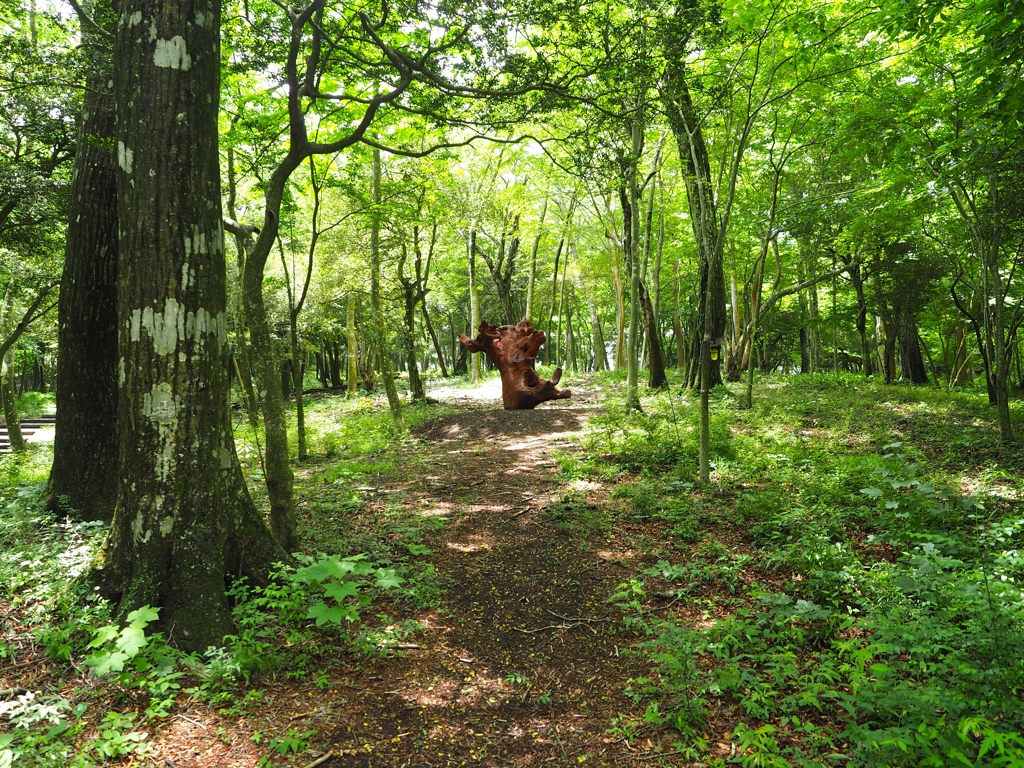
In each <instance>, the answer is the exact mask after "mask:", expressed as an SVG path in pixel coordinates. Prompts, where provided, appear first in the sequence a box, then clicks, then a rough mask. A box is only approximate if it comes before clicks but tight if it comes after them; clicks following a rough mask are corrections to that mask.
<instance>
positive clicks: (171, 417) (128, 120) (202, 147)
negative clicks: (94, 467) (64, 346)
mask: <svg viewBox="0 0 1024 768" xmlns="http://www.w3.org/2000/svg"><path fill="white" fill-rule="evenodd" d="M122 19H123V20H124V23H123V24H121V25H120V26H119V28H118V34H117V42H116V47H115V60H116V61H117V62H118V64H117V68H116V73H115V86H114V87H115V94H116V101H117V105H118V117H117V126H118V127H117V157H118V165H119V172H118V179H117V181H118V220H119V221H120V222H122V224H121V226H120V239H119V247H118V251H119V263H118V270H119V277H118V316H119V318H120V322H119V323H118V327H119V338H118V350H119V355H120V357H119V360H118V367H119V373H118V377H119V382H120V397H119V421H120V423H121V425H122V429H121V430H120V472H119V478H120V482H119V484H118V497H117V505H116V508H115V511H114V520H113V523H112V525H111V532H110V535H109V538H108V540H107V543H106V546H105V549H104V553H103V556H102V559H101V561H100V563H99V564H98V566H97V569H96V570H95V571H94V574H93V577H94V579H95V580H96V581H97V582H98V583H99V584H100V586H101V587H102V591H103V593H104V594H105V595H106V596H107V597H108V598H110V599H112V600H114V601H116V602H117V604H118V613H119V614H120V615H122V616H124V615H125V614H126V613H127V612H129V611H131V610H133V609H135V608H138V607H139V606H141V605H145V604H148V605H152V606H158V607H160V608H161V609H162V611H161V619H162V621H163V624H164V627H165V631H166V632H167V635H168V637H169V639H170V640H171V642H173V643H174V644H176V645H178V646H179V647H182V648H186V649H190V650H203V649H205V648H206V647H208V646H209V645H219V644H220V643H222V642H223V637H224V635H226V634H229V633H231V632H232V631H233V630H234V627H233V624H232V621H231V612H230V609H229V607H228V603H227V599H226V597H225V595H224V588H225V584H226V582H227V580H228V579H229V578H231V577H233V576H247V577H249V578H250V580H251V581H253V582H254V583H265V582H266V580H267V576H268V573H269V570H270V567H271V565H272V563H273V562H274V561H277V560H281V559H283V558H284V557H286V555H285V553H284V551H283V550H282V549H281V548H280V547H279V546H278V545H277V543H276V542H275V540H274V539H273V537H272V536H271V534H270V531H269V530H268V529H267V528H266V526H265V525H264V523H263V521H262V519H261V518H260V517H259V515H258V514H257V511H256V509H255V506H254V505H253V503H252V500H251V499H250V497H249V493H248V491H247V489H246V486H245V482H244V480H243V477H242V472H241V468H240V466H239V463H238V458H237V456H236V454H235V445H234V439H233V436H232V429H231V418H230V411H229V407H228V344H227V315H226V312H227V295H226V277H225V261H224V237H223V230H222V226H221V202H220V201H221V196H220V168H219V157H218V151H217V110H218V101H219V100H218V92H219V75H220V69H219V67H220V58H219V48H220V45H219V27H220V3H219V1H218V0H165V1H164V2H162V3H156V4H154V3H151V2H149V1H148V0H128V2H126V3H125V5H124V7H123V8H122ZM144 30H148V31H149V33H148V34H144V33H143V31H144Z"/></svg>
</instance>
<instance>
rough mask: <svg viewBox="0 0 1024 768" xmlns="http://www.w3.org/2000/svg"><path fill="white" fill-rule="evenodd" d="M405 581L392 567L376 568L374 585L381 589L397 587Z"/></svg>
mask: <svg viewBox="0 0 1024 768" xmlns="http://www.w3.org/2000/svg"><path fill="white" fill-rule="evenodd" d="M404 581H405V579H403V578H402V577H401V576H399V575H397V574H396V573H395V569H394V568H379V569H378V570H377V580H376V582H375V583H376V585H377V586H378V587H380V588H381V589H391V588H392V587H397V586H398V585H399V584H402V583H403V582H404Z"/></svg>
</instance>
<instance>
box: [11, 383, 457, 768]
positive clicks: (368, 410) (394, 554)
mask: <svg viewBox="0 0 1024 768" xmlns="http://www.w3.org/2000/svg"><path fill="white" fill-rule="evenodd" d="M437 412H438V409H436V408H434V409H432V408H430V407H428V406H413V407H410V408H408V409H407V410H406V422H407V424H409V425H410V426H415V425H416V424H418V423H420V422H422V421H424V420H425V419H427V418H431V417H433V416H435V415H436V414H437ZM308 420H309V421H308V423H309V434H308V437H309V446H310V454H311V455H310V458H309V460H308V462H306V465H307V466H309V467H312V468H314V469H315V474H314V475H312V477H314V478H315V479H314V482H313V483H311V484H310V485H309V486H307V487H306V488H305V489H304V490H307V491H312V492H310V493H307V494H305V496H304V499H305V500H306V502H307V506H306V507H305V510H304V511H306V512H308V514H306V515H303V517H302V525H303V530H302V531H301V533H302V538H303V541H304V544H305V549H306V550H307V551H311V552H316V553H317V554H315V555H301V554H300V555H299V556H298V558H297V560H298V562H297V564H296V565H295V566H281V567H280V568H279V570H278V571H277V573H276V574H274V578H273V580H272V581H271V583H270V584H269V585H268V586H266V587H263V588H257V587H253V586H250V585H248V584H246V583H245V582H244V580H242V581H237V582H235V583H234V584H233V585H232V586H231V588H230V590H229V592H228V597H229V599H230V600H231V601H232V604H233V606H234V608H233V616H234V621H235V626H236V633H235V634H233V635H229V636H227V637H225V638H224V644H223V646H221V647H217V648H213V647H211V648H210V649H208V650H207V651H206V652H205V653H200V654H191V655H186V654H182V653H180V652H179V651H177V650H175V649H174V648H172V647H170V646H169V645H168V644H167V643H166V642H165V638H164V635H163V632H162V629H163V627H162V625H161V623H160V615H159V614H160V611H159V608H158V607H150V606H144V607H142V608H140V609H139V610H136V611H134V612H132V613H131V614H130V615H129V616H128V617H127V623H126V624H125V625H124V626H121V625H117V624H114V623H112V619H111V613H110V606H108V605H107V603H106V602H105V601H103V600H102V599H101V598H100V597H99V596H98V594H97V593H96V590H95V589H94V588H92V587H91V586H89V585H88V584H87V583H86V581H85V580H84V579H79V578H78V577H79V576H81V575H82V574H83V573H84V572H85V571H86V570H87V568H88V566H89V564H90V562H91V560H92V558H93V557H94V555H95V553H96V551H97V549H98V547H99V545H100V543H101V542H102V539H103V537H104V535H105V533H106V528H105V526H103V525H102V524H100V523H82V522H76V521H75V520H74V516H73V510H68V511H69V512H71V513H72V514H71V515H69V516H66V517H65V516H56V515H54V514H52V513H50V512H47V511H45V510H44V509H43V507H42V503H41V498H42V494H43V492H44V490H45V482H46V478H47V474H48V471H49V466H50V463H51V461H52V452H51V449H50V447H49V446H46V445H42V446H33V448H32V450H31V451H29V452H28V453H26V454H24V455H16V456H2V457H0V690H2V691H3V695H2V696H0V768H12V767H13V766H18V767H19V768H20V767H21V766H29V767H33V766H60V767H61V768H64V767H65V766H68V767H70V768H84V767H85V766H93V765H103V764H108V763H111V762H121V761H123V760H125V759H133V760H142V759H144V758H145V755H146V754H147V753H148V752H149V751H150V749H151V747H150V742H151V740H152V737H153V734H154V733H155V732H156V731H157V730H159V729H160V728H161V727H162V726H163V724H164V723H166V722H168V721H169V718H171V717H173V715H174V713H175V712H176V711H177V710H178V708H179V707H180V706H181V704H182V702H184V701H187V700H189V699H190V698H196V699H200V700H203V701H205V702H207V703H209V704H210V705H212V706H215V707H221V708H225V709H226V710H227V712H228V713H229V714H233V715H238V714H243V713H251V712H253V711H255V709H256V708H258V706H259V704H260V702H261V700H262V690H261V689H260V688H259V685H258V684H259V683H260V682H262V681H264V680H266V679H268V678H272V677H276V676H281V677H288V678H291V679H307V680H310V681H311V682H312V684H313V685H314V686H316V687H318V688H324V687H326V686H328V685H330V683H331V677H330V667H331V665H332V664H336V663H338V660H339V659H344V658H352V657H353V655H355V657H357V658H358V657H364V656H379V655H381V654H387V653H389V652H390V649H392V648H393V647H395V646H396V645H397V644H399V643H401V642H402V641H403V640H405V639H406V638H408V637H409V636H410V635H412V634H415V633H416V632H417V631H418V625H417V624H416V622H414V621H396V620H394V619H391V618H390V617H388V616H386V615H384V614H382V613H379V612H378V611H379V608H378V606H379V605H380V604H381V601H382V598H383V597H384V594H385V593H386V592H387V593H390V594H391V595H393V597H392V598H391V599H392V600H398V601H406V602H408V603H410V604H411V605H414V606H422V605H427V604H432V603H433V602H434V601H436V599H437V597H438V595H439V594H440V591H441V590H442V589H443V584H442V583H441V581H440V580H439V579H438V578H437V577H436V574H435V573H434V572H433V569H432V567H431V566H429V565H428V564H425V563H423V562H422V556H423V555H425V554H429V552H430V550H429V549H427V548H426V547H424V546H423V545H422V544H421V543H420V538H421V536H422V534H423V532H424V531H425V530H427V529H428V528H429V525H430V523H429V521H427V522H425V523H423V524H422V525H416V524H412V523H411V522H410V521H408V520H402V519H397V518H396V519H395V520H390V521H385V522H384V523H383V527H384V528H386V529H387V530H386V531H383V532H382V531H381V530H380V529H379V530H378V533H379V534H380V535H378V536H376V537H374V536H369V535H364V536H348V537H346V535H345V533H346V530H348V523H350V522H351V521H352V519H353V518H354V516H356V515H357V514H358V513H359V512H360V511H361V509H362V502H363V498H364V492H365V491H366V488H365V487H364V485H365V484H368V483H373V482H377V480H378V479H379V478H381V477H382V476H383V475H384V474H386V473H387V472H388V471H390V469H391V468H392V467H393V466H394V460H395V456H396V455H397V449H398V448H399V446H400V445H401V439H400V438H399V437H397V436H396V435H395V434H394V431H393V428H392V426H391V420H390V416H389V414H388V412H387V409H386V407H382V406H381V404H380V403H379V402H374V401H373V400H372V399H370V398H354V399H352V400H342V399H340V398H324V399H322V400H319V401H316V402H312V403H310V406H309V411H308ZM236 437H237V438H238V439H239V445H240V453H241V454H242V455H243V456H244V457H245V458H244V459H243V461H244V462H245V464H246V468H247V470H248V475H249V479H250V481H251V484H252V487H253V490H254V491H255V496H256V498H257V499H259V498H260V492H261V488H260V486H259V482H260V480H261V478H260V470H259V461H258V459H257V456H256V453H257V451H258V450H259V445H258V441H257V440H256V439H255V436H254V435H253V434H252V432H251V430H250V428H249V425H248V423H247V422H244V421H243V422H241V423H239V424H238V430H237V433H236ZM292 437H293V444H294V433H293V435H292ZM300 469H301V468H300ZM382 541H387V542H388V543H387V544H386V545H382V543H381V542H382ZM361 545H363V548H362V549H360V548H359V547H360V546H361ZM42 657H45V659H46V660H48V661H47V663H46V664H43V663H42V661H43V658H42ZM9 663H17V664H18V666H19V667H24V666H26V665H27V666H28V667H30V668H35V667H42V668H44V669H48V670H49V671H48V672H43V673H42V674H39V675H34V676H33V679H32V682H31V683H26V685H28V687H27V688H26V687H19V685H20V683H21V682H22V681H21V680H16V679H14V678H10V677H8V676H7V675H6V674H5V672H4V668H5V667H6V666H7V664H9ZM76 669H84V670H88V676H86V675H84V674H78V673H77V672H76ZM5 681H6V682H5ZM5 685H7V686H10V687H8V688H7V689H6V690H4V686H5ZM309 735H310V734H308V733H300V732H298V731H294V730H289V731H288V732H287V733H282V734H278V735H268V737H267V740H266V742H265V743H264V745H263V746H264V748H265V749H266V750H267V751H268V755H269V756H268V757H266V758H265V759H264V761H263V762H264V763H265V764H266V765H271V764H278V762H279V760H280V759H283V758H285V757H287V756H295V755H298V754H300V753H302V752H304V751H305V750H306V749H308V748H309V746H310V739H309Z"/></svg>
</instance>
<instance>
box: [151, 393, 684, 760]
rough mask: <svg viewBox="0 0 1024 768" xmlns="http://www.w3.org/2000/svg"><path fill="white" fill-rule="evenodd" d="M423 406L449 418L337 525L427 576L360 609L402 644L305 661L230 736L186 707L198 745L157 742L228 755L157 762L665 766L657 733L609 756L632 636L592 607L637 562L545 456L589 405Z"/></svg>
mask: <svg viewBox="0 0 1024 768" xmlns="http://www.w3.org/2000/svg"><path fill="white" fill-rule="evenodd" d="M430 394H431V396H432V397H436V398H438V399H441V400H442V402H443V403H444V404H445V405H455V406H457V408H458V410H457V411H456V412H455V413H451V414H449V415H443V416H438V417H437V418H435V419H432V420H430V421H428V422H426V423H425V424H423V425H421V426H420V427H419V428H417V429H415V430H413V434H412V435H411V442H410V443H407V444H406V446H405V450H403V452H402V454H401V456H400V457H399V458H398V465H397V467H396V468H395V470H394V471H393V472H390V473H388V474H387V475H386V476H382V477H381V478H380V479H379V480H378V481H377V482H376V483H372V485H374V486H376V487H366V486H364V487H362V488H361V490H362V491H363V492H364V494H365V495H364V501H363V505H362V509H361V510H360V512H359V513H358V516H357V518H358V519H354V520H353V525H356V526H357V527H359V528H361V529H363V530H362V535H364V536H365V535H367V533H371V532H372V531H374V530H377V531H379V530H382V527H381V526H382V523H381V521H391V522H390V523H389V524H390V525H391V526H392V528H391V530H392V533H391V534H389V536H390V539H391V540H390V541H389V542H386V543H385V546H387V547H390V548H391V549H392V550H393V551H395V552H396V553H397V554H400V553H402V552H404V551H405V548H408V549H409V551H410V552H411V557H412V558H413V559H414V560H415V561H416V562H417V563H419V564H424V563H429V565H430V566H432V568H433V569H434V571H435V573H436V579H435V582H436V584H437V586H439V587H440V594H439V596H438V597H436V598H434V599H431V600H430V601H429V603H430V607H429V608H425V609H416V608H415V607H413V606H410V605H408V604H406V603H395V604H388V605H385V604H381V605H378V604H377V603H375V604H374V605H373V606H372V607H371V608H369V609H368V610H367V611H366V613H367V614H371V613H374V612H380V611H386V612H387V613H388V614H389V615H390V616H391V618H390V619H389V621H391V622H393V624H392V626H399V625H401V624H402V622H407V623H409V622H416V626H417V627H418V629H417V631H415V632H414V633H413V634H412V635H410V636H408V637H404V638H399V640H400V642H399V643H398V644H397V646H396V647H395V648H394V649H393V650H391V651H390V652H389V654H388V655H386V656H384V657H381V658H376V657H374V656H361V655H359V654H355V653H352V654H346V655H345V656H344V657H341V658H336V659H334V660H332V661H328V663H327V664H324V663H323V661H312V660H311V666H312V668H313V674H312V676H313V677H315V678H316V679H311V678H310V677H306V678H304V679H296V680H287V679H282V678H280V677H278V678H277V679H276V680H273V681H268V682H264V683H262V684H257V685H256V688H258V689H260V690H261V691H262V694H261V699H260V704H259V705H258V707H256V708H255V709H254V710H252V714H251V716H250V717H249V718H248V720H247V721H245V720H237V719H230V718H225V717H223V716H221V715H212V713H210V715H212V716H208V717H203V716H202V712H201V711H199V710H193V711H192V712H190V714H189V717H190V718H191V722H192V723H202V724H203V727H204V728H205V729H206V730H205V732H200V731H199V730H198V729H197V728H192V727H190V723H189V721H185V722H178V723H176V724H175V725H174V727H173V728H172V730H179V731H180V732H181V733H179V735H180V736H183V737H185V738H186V739H187V740H192V741H193V743H195V741H199V742H204V741H205V742H207V743H209V740H210V738H211V731H212V730H213V728H212V727H210V726H218V727H220V728H221V729H222V731H221V732H222V733H223V728H224V727H225V726H226V727H227V730H228V734H227V735H228V736H230V737H231V741H233V744H231V745H230V746H228V745H227V744H224V745H222V746H220V747H218V746H217V745H216V744H213V749H212V751H211V750H210V749H209V748H204V746H203V745H202V744H196V745H195V746H194V747H192V748H191V750H188V751H186V750H174V751H173V752H172V751H171V750H168V751H167V752H163V751H162V750H158V751H157V753H156V755H154V756H155V757H157V758H158V760H159V759H161V758H164V757H165V756H170V755H172V754H173V757H172V759H171V764H172V765H174V766H175V768H185V766H205V765H211V766H212V765H215V764H216V765H223V766H238V767H239V768H242V767H243V766H244V767H245V768H251V766H253V762H251V761H252V758H251V755H252V746H253V745H252V744H251V743H249V744H248V745H247V746H246V745H244V744H243V741H248V735H249V734H251V733H252V732H253V731H254V730H258V731H260V732H261V733H262V734H264V736H263V743H262V746H263V747H264V748H265V747H266V746H267V744H268V743H269V740H270V739H272V738H274V739H278V740H279V741H278V743H279V744H280V743H281V742H280V740H282V739H285V738H286V737H287V736H289V735H291V734H295V735H296V736H298V735H302V736H303V737H305V741H306V743H307V744H310V748H309V749H308V750H306V749H303V750H302V751H301V753H300V754H289V755H286V756H284V757H278V756H277V754H276V753H273V752H272V753H270V755H269V756H270V758H271V763H270V764H272V765H280V766H289V767H291V768H305V767H306V766H322V767H323V768H403V767H405V768H448V767H449V766H481V767H483V768H499V767H505V766H509V767H512V766H524V767H525V766H544V765H574V766H579V765H583V764H586V765H598V766H659V765H678V763H672V762H671V758H669V761H670V762H664V761H662V760H661V758H660V756H659V755H658V753H657V750H658V749H662V750H665V751H670V750H671V747H670V746H669V743H670V740H669V741H665V742H663V743H661V744H658V743H657V742H660V741H662V739H663V738H664V736H665V735H666V734H656V733H655V732H645V733H643V735H641V736H638V737H636V738H633V739H632V740H631V741H629V742H627V741H626V740H625V739H623V738H622V736H621V734H618V733H615V732H613V731H612V730H611V729H612V726H613V724H614V720H615V718H616V717H618V716H619V715H622V714H628V715H629V716H630V717H631V719H632V722H633V723H634V725H633V726H632V727H633V728H634V729H635V723H636V722H637V718H639V719H640V720H642V719H643V711H642V709H643V708H642V706H639V711H638V705H637V704H636V703H634V702H633V701H631V700H630V699H629V698H627V697H626V695H625V693H624V690H625V689H626V687H627V684H628V682H627V681H628V680H629V678H631V677H638V676H642V675H644V674H646V673H648V672H649V670H648V669H647V668H645V665H644V664H643V660H642V659H641V658H640V657H638V656H636V655H633V654H629V653H627V652H626V649H627V648H629V647H630V646H631V645H633V644H634V643H635V642H636V641H637V639H638V638H637V636H636V635H635V634H631V633H628V632H625V630H624V625H623V621H622V619H623V614H622V612H621V611H620V610H619V609H617V608H615V607H613V606H611V605H609V603H608V602H607V601H608V598H609V597H610V596H611V595H612V594H613V593H614V592H615V591H616V588H617V586H618V585H619V584H621V583H622V582H624V581H626V580H627V579H629V578H630V577H631V576H635V575H636V574H637V572H638V571H639V570H640V569H642V568H643V567H644V566H645V565H649V564H651V563H652V562H653V559H652V557H651V554H650V553H643V552H640V551H638V550H637V543H636V542H637V539H638V537H639V536H640V535H642V532H641V531H640V530H639V529H634V526H632V525H630V524H628V523H625V522H623V521H622V520H617V521H616V522H615V524H614V525H613V524H611V523H610V522H609V518H608V516H607V514H606V512H605V510H604V509H603V507H604V505H605V504H606V502H607V491H606V490H605V489H604V488H603V487H602V486H601V485H599V484H598V483H594V482H589V481H579V480H577V481H572V480H570V479H567V478H566V477H565V476H564V475H563V474H562V473H561V470H560V467H559V463H558V460H557V458H558V452H559V451H565V452H571V451H572V450H573V445H574V444H575V443H577V442H578V440H579V438H580V436H581V433H582V430H583V429H584V427H585V426H586V423H587V421H588V420H589V419H590V418H591V417H592V416H594V415H596V414H598V413H600V412H601V408H600V406H599V404H598V402H597V399H596V396H595V395H594V394H593V393H589V392H587V391H585V390H582V391H581V390H578V389H577V388H574V389H573V396H572V399H571V400H568V401H566V400H561V401H557V402H554V403H547V404H544V405H542V406H541V407H539V408H537V409H535V410H532V411H504V410H502V408H501V400H500V382H497V381H493V382H488V383H486V384H485V385H484V386H483V387H481V388H479V389H476V390H468V391H467V390H456V389H453V390H447V391H433V392H431V393H430ZM395 521H399V522H398V523H397V530H399V531H401V530H404V531H405V533H404V534H403V533H396V532H395V531H396V527H395ZM442 521H443V522H442ZM374 526H376V528H374ZM367 618H369V616H368V617H367ZM295 652H300V650H299V649H296V651H295ZM184 731H191V733H189V734H188V735H187V736H186V734H185V733H184ZM648 734H649V735H651V736H652V737H653V741H652V740H651V739H649V738H647V736H648ZM167 736H169V737H170V740H171V741H175V738H174V736H172V735H171V734H167ZM225 741H227V739H225ZM179 746H181V742H179ZM189 752H191V755H192V758H191V759H189V758H188V757H187V755H188V754H189ZM218 754H219V757H218V758H214V755H218ZM157 764H162V763H161V762H158V763H157Z"/></svg>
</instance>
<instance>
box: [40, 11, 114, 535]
mask: <svg viewBox="0 0 1024 768" xmlns="http://www.w3.org/2000/svg"><path fill="white" fill-rule="evenodd" d="M94 15H95V19H96V21H97V23H98V24H99V25H100V26H101V27H102V28H104V29H110V30H112V29H114V7H113V3H112V2H109V0H103V1H102V2H98V3H97V4H96V6H95V12H94ZM83 35H84V37H85V40H86V42H90V43H91V42H94V41H92V39H91V38H93V37H95V35H94V33H92V32H91V31H90V30H88V28H86V29H84V30H83ZM83 50H84V51H85V52H86V55H87V56H88V57H89V59H88V65H89V74H88V76H87V78H86V85H85V99H84V104H83V110H82V125H81V129H80V133H79V136H78V149H77V152H76V154H75V170H74V174H73V176H72V178H71V190H70V199H71V204H70V209H69V211H68V231H67V240H66V243H67V244H66V246H65V251H64V271H63V275H62V277H61V290H60V301H59V304H58V306H57V328H58V329H57V348H58V349H59V350H60V354H59V355H58V357H57V383H56V394H57V404H58V408H59V410H60V418H59V419H57V425H56V434H55V436H54V443H53V469H52V470H51V472H50V485H49V489H48V492H49V501H48V506H50V507H51V508H52V509H73V510H75V514H76V516H78V517H80V518H82V519H84V520H110V519H111V517H112V516H113V514H114V504H115V502H116V500H117V470H118V463H117V461H118V459H117V457H118V429H117V175H116V169H117V164H116V161H115V157H114V148H113V147H114V94H113V89H112V85H111V79H112V75H113V62H112V60H111V59H110V54H109V53H106V52H103V51H102V49H100V48H99V47H97V46H94V45H91V44H90V45H86V46H85V47H84V49H83Z"/></svg>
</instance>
